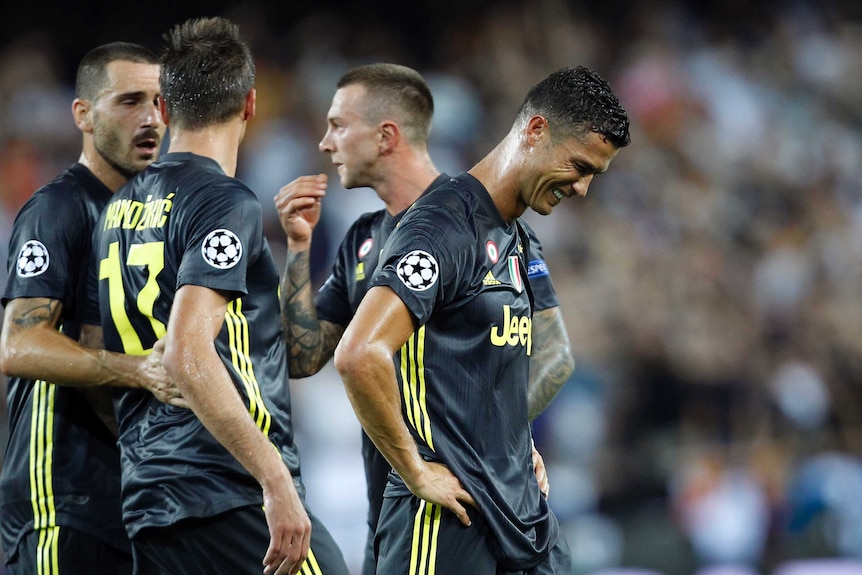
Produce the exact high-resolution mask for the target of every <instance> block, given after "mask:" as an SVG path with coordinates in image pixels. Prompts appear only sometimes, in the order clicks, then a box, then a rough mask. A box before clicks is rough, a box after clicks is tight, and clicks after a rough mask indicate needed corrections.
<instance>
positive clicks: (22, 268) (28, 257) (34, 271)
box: [15, 240, 50, 278]
mask: <svg viewBox="0 0 862 575" xmlns="http://www.w3.org/2000/svg"><path fill="white" fill-rule="evenodd" d="M49 260H50V258H49V257H48V248H46V247H45V244H43V243H42V242H40V241H39V240H28V241H27V242H26V243H25V244H24V247H22V248H21V251H20V252H18V264H17V265H16V266H15V269H16V271H17V272H18V275H19V276H20V277H22V278H32V277H34V276H37V275H39V274H43V273H45V270H47V269H48V263H49Z"/></svg>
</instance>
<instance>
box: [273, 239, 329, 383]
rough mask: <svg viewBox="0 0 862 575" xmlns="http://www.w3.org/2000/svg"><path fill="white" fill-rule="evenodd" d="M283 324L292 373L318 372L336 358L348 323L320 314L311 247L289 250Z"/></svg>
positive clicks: (282, 312)
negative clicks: (318, 314)
mask: <svg viewBox="0 0 862 575" xmlns="http://www.w3.org/2000/svg"><path fill="white" fill-rule="evenodd" d="M281 327H282V329H283V330H284V336H285V341H286V343H287V350H288V354H289V360H288V368H289V369H290V375H291V377H306V376H309V375H314V374H315V373H317V372H318V371H320V369H321V368H322V367H323V366H324V365H326V362H328V361H329V360H330V358H332V354H333V352H334V351H335V346H336V345H338V342H339V341H340V340H341V336H342V334H343V333H344V327H342V326H340V325H338V324H334V323H332V322H329V321H325V320H320V319H318V317H317V309H316V308H315V307H314V295H313V294H312V292H311V274H310V271H309V248H306V249H304V250H302V251H299V252H295V251H293V250H292V249H291V248H288V250H287V262H286V263H285V269H284V276H283V278H282V282H281Z"/></svg>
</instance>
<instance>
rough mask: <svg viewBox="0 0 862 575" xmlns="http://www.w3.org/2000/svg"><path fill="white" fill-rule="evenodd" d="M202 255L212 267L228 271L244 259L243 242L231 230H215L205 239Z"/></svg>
mask: <svg viewBox="0 0 862 575" xmlns="http://www.w3.org/2000/svg"><path fill="white" fill-rule="evenodd" d="M201 255H203V257H204V261H206V262H207V263H208V264H209V265H211V266H212V267H214V268H218V269H220V270H226V269H228V268H232V267H233V266H235V265H236V264H237V263H238V262H239V260H240V258H241V257H242V242H240V241H239V238H238V237H237V236H236V234H235V233H233V232H232V231H230V230H224V229H221V230H213V231H211V232H210V233H209V234H207V237H205V238H204V243H203V245H202V246H201Z"/></svg>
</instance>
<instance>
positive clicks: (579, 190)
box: [572, 174, 593, 198]
mask: <svg viewBox="0 0 862 575" xmlns="http://www.w3.org/2000/svg"><path fill="white" fill-rule="evenodd" d="M592 181H593V174H590V175H588V176H581V177H580V178H578V179H577V181H575V182H574V183H573V184H572V190H573V191H574V192H575V194H577V195H578V196H580V197H582V198H583V197H585V196H586V195H587V190H588V189H589V187H590V183H591V182H592Z"/></svg>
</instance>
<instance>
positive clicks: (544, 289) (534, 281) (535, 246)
mask: <svg viewBox="0 0 862 575" xmlns="http://www.w3.org/2000/svg"><path fill="white" fill-rule="evenodd" d="M521 226H522V227H523V229H524V231H525V232H526V233H527V237H528V239H529V245H530V248H529V253H528V254H527V255H528V258H527V260H528V261H527V278H528V279H529V281H530V289H531V290H533V299H534V304H533V305H534V308H533V311H542V310H544V309H550V308H552V307H557V306H559V305H560V301H559V299H558V298H557V292H556V290H555V289H554V283H553V281H552V280H551V270H550V269H549V268H548V264H547V263H546V262H545V258H544V255H543V254H542V243H541V242H540V241H539V238H538V237H536V233H535V232H534V231H533V229H532V228H531V227H530V226H529V225H527V223H526V222H524V221H523V220H521Z"/></svg>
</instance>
